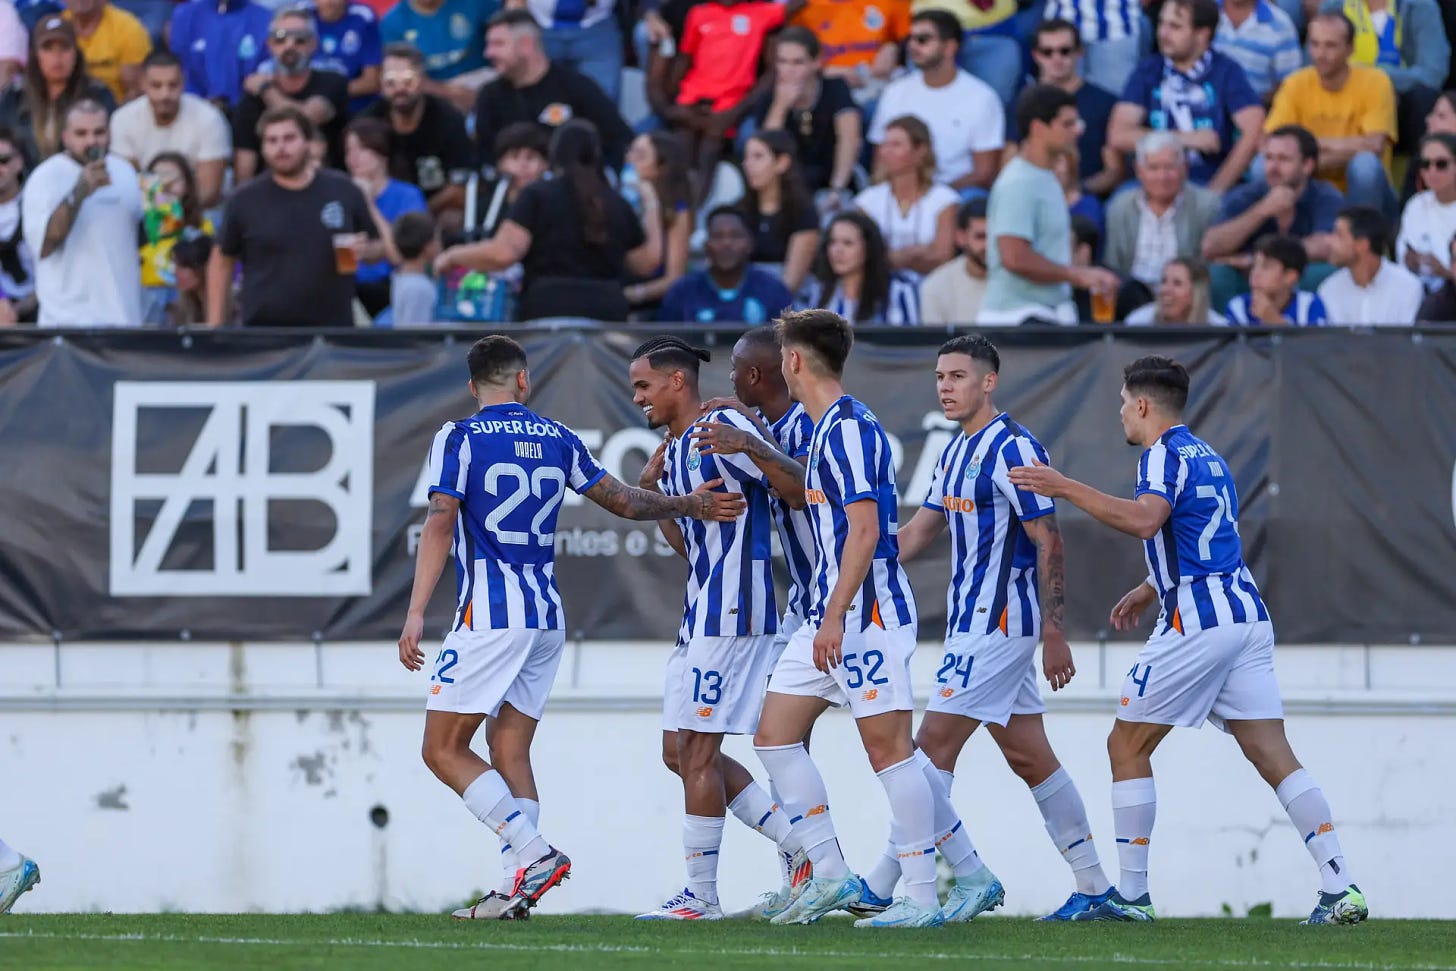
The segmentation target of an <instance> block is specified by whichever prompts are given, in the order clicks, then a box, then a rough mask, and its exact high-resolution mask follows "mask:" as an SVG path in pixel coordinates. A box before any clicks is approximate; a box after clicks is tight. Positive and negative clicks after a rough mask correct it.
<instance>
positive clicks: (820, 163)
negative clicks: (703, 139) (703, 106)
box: [748, 78, 859, 189]
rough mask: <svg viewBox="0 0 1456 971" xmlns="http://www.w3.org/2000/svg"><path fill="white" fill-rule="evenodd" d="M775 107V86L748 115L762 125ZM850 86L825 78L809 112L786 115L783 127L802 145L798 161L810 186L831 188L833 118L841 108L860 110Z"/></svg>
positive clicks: (794, 111)
mask: <svg viewBox="0 0 1456 971" xmlns="http://www.w3.org/2000/svg"><path fill="white" fill-rule="evenodd" d="M771 107H773V89H772V88H770V89H769V90H768V91H765V92H764V93H763V94H762V95H760V96H759V98H758V100H757V101H755V102H754V103H753V104H752V105H751V106H750V107H749V109H748V114H749V116H750V117H752V118H753V119H754V120H756V121H757V122H758V124H759V127H760V128H761V127H763V120H764V119H765V118H767V117H768V111H769V108H771ZM858 110H859V109H858V108H857V107H855V104H854V97H853V96H852V95H851V94H850V93H849V85H847V84H845V83H844V81H843V79H841V78H824V79H823V81H822V83H821V84H820V85H819V98H818V100H817V101H815V102H814V106H813V107H812V108H810V109H809V110H808V111H800V110H799V109H797V108H795V109H790V111H789V113H788V114H787V115H785V116H784V130H785V131H787V132H788V133H789V134H790V135H793V136H794V141H795V142H797V143H798V146H799V164H801V165H802V166H803V167H804V181H805V182H806V183H807V184H808V186H809V188H810V189H827V188H829V178H830V176H832V175H833V174H834V146H835V144H836V141H837V139H836V138H835V134H834V118H835V116H837V115H838V114H839V113H840V112H841V111H858Z"/></svg>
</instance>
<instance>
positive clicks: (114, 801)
mask: <svg viewBox="0 0 1456 971" xmlns="http://www.w3.org/2000/svg"><path fill="white" fill-rule="evenodd" d="M96 808H97V809H119V810H121V811H122V812H126V811H127V810H128V809H130V808H131V807H130V806H128V805H127V804H126V784H125V783H123V784H122V785H119V786H117V787H116V788H115V789H107V790H105V791H104V792H98V793H97V794H96Z"/></svg>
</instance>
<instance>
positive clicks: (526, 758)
mask: <svg viewBox="0 0 1456 971" xmlns="http://www.w3.org/2000/svg"><path fill="white" fill-rule="evenodd" d="M540 724H541V722H540V720H539V719H536V718H532V717H531V716H530V715H526V714H524V713H522V712H521V711H520V710H519V709H517V708H516V707H515V706H514V705H512V704H509V703H506V704H503V705H501V708H500V711H499V712H497V713H496V715H495V716H494V717H492V718H487V719H486V720H485V739H486V745H487V746H488V748H489V750H490V764H491V766H492V767H494V768H495V770H496V771H497V772H499V773H500V774H501V776H503V777H504V778H505V780H506V785H507V786H509V787H510V790H511V795H513V796H515V797H516V802H517V803H518V804H519V805H520V807H521V811H522V812H524V813H525V814H526V818H527V819H529V820H530V821H531V825H533V826H535V827H537V829H539V828H540V826H541V799H540V796H539V794H538V793H537V791H536V775H535V772H534V771H533V770H532V768H531V744H532V742H534V741H535V738H536V727H537V726H538V725H540ZM501 862H502V863H503V865H504V866H503V868H504V870H505V873H504V875H503V882H502V885H501V886H500V888H499V889H500V891H501V892H502V893H504V894H507V895H509V894H510V892H511V891H512V890H513V889H515V884H516V873H517V872H518V871H520V869H521V868H522V867H525V866H528V865H530V864H531V863H532V862H533V860H529V859H522V857H521V855H520V854H519V853H517V852H516V849H515V847H513V846H512V845H511V844H509V843H503V844H501Z"/></svg>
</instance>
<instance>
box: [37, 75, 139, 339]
mask: <svg viewBox="0 0 1456 971" xmlns="http://www.w3.org/2000/svg"><path fill="white" fill-rule="evenodd" d="M109 141H110V136H109V135H108V132H107V126H106V109H105V108H103V107H102V106H101V105H99V104H97V103H96V102H95V101H92V100H90V99H89V98H86V99H82V100H80V101H77V102H76V103H75V104H73V105H71V107H70V108H69V109H67V111H66V115H65V119H64V120H63V122H62V127H61V146H62V148H63V151H61V152H58V153H56V154H55V155H52V156H51V157H50V158H48V159H46V160H45V161H44V162H42V163H41V164H40V165H39V166H37V167H36V170H35V171H34V172H32V173H31V174H30V180H29V181H27V182H26V183H25V190H24V192H23V193H22V194H21V201H20V207H21V218H22V224H23V226H24V232H25V241H26V243H28V244H29V245H30V248H31V249H32V250H33V251H35V253H36V254H37V255H38V256H39V260H38V262H37V263H36V268H35V293H36V297H37V298H39V300H40V317H39V320H38V323H39V324H40V326H42V327H137V326H140V325H141V322H142V281H141V263H140V261H139V260H138V259H137V227H138V226H139V225H140V224H141V220H142V193H141V189H140V187H139V186H138V184H137V174H136V170H135V169H133V168H132V167H131V165H129V164H128V163H127V161H126V160H125V159H123V158H121V157H120V156H118V155H111V154H109V153H108V151H107V148H108V143H109Z"/></svg>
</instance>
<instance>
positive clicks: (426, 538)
mask: <svg viewBox="0 0 1456 971" xmlns="http://www.w3.org/2000/svg"><path fill="white" fill-rule="evenodd" d="M459 512H460V500H459V499H456V498H455V497H454V496H448V495H446V494H445V493H443V492H435V493H431V495H430V511H429V512H427V513H426V514H425V529H424V532H423V533H421V534H420V548H419V552H418V553H417V554H416V556H415V585H414V589H413V590H412V591H411V592H410V603H409V613H408V614H406V615H405V620H404V631H403V632H402V633H401V634H400V635H399V663H400V664H403V665H404V666H405V667H406V668H408V669H409V670H411V671H418V670H419V669H420V667H421V666H422V665H423V664H424V663H425V654H424V652H423V651H421V650H420V638H421V637H423V636H424V632H425V607H427V606H428V605H429V603H430V597H432V596H433V595H434V593H435V584H436V583H438V582H439V581H440V571H441V570H443V569H444V568H445V561H446V560H447V559H449V557H450V546H451V544H452V542H453V541H454V538H455V518H456V516H457V515H458V514H459Z"/></svg>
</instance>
